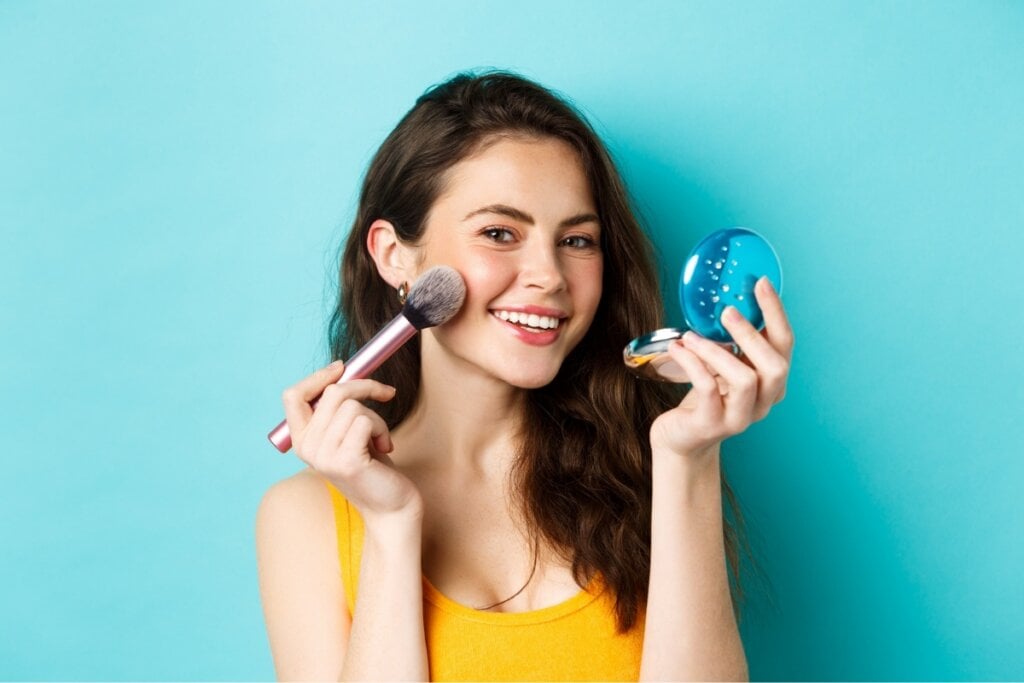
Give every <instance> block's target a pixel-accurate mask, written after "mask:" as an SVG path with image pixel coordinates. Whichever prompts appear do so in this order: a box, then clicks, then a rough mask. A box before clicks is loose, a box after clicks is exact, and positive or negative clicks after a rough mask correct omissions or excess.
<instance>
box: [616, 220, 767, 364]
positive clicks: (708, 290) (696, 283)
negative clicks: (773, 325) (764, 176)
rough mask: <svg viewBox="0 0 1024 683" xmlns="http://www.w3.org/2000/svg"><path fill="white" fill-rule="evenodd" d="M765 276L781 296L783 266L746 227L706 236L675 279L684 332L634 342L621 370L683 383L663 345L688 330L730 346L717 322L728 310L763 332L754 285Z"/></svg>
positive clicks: (671, 331)
mask: <svg viewBox="0 0 1024 683" xmlns="http://www.w3.org/2000/svg"><path fill="white" fill-rule="evenodd" d="M765 275H767V276H768V279H769V280H770V281H771V283H772V285H773V286H774V287H775V291H777V292H778V293H779V294H781V293H782V266H781V265H780V264H779V259H778V256H777V255H776V253H775V250H774V249H773V248H772V246H771V245H770V244H769V243H768V240H766V239H765V238H763V237H761V235H759V234H757V233H756V232H754V231H753V230H748V229H747V228H728V229H726V230H718V231H716V232H713V233H711V234H710V235H708V236H707V237H705V238H704V239H703V240H701V241H700V242H699V243H698V244H697V246H696V247H694V248H693V251H691V252H690V255H689V256H688V257H687V258H686V262H685V264H684V265H683V273H682V276H681V277H680V278H679V304H680V306H681V308H682V310H683V317H684V318H685V319H686V327H684V328H681V329H680V328H663V329H660V330H656V331H654V332H651V333H649V334H645V335H643V336H641V337H637V338H636V339H634V340H633V341H631V342H630V343H629V344H627V345H626V348H625V349H623V352H622V356H623V361H624V362H625V364H626V366H627V367H629V368H630V369H631V370H633V371H634V372H635V373H637V374H638V375H640V376H641V377H646V378H648V379H657V380H661V381H665V382H677V383H679V382H688V381H689V378H688V377H687V375H686V372H685V371H684V370H683V369H682V368H681V367H680V366H679V364H678V363H676V362H675V361H673V360H672V358H671V357H670V356H669V355H668V345H669V344H670V343H671V342H672V341H674V340H676V339H679V338H681V337H682V336H683V333H684V332H686V330H687V329H691V330H693V331H694V332H696V333H697V334H699V335H701V336H702V337H705V338H707V339H710V340H712V341H716V342H719V343H722V344H728V345H729V346H730V347H731V346H732V341H733V340H732V336H731V335H730V334H729V332H728V331H727V330H726V329H725V327H723V326H722V322H721V315H722V311H723V310H724V309H725V307H726V306H729V305H732V306H735V307H736V308H737V309H738V310H739V312H740V313H742V314H743V316H744V317H745V318H746V319H747V320H749V321H750V323H751V324H752V325H753V326H754V327H756V328H757V329H759V330H760V329H762V328H763V327H764V315H763V314H762V313H761V307H760V306H758V305H757V299H756V298H755V297H754V285H755V284H757V281H758V280H759V279H760V278H761V277H762V276H765ZM735 350H736V349H734V351H735Z"/></svg>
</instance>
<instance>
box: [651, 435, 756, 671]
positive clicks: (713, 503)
mask: <svg viewBox="0 0 1024 683" xmlns="http://www.w3.org/2000/svg"><path fill="white" fill-rule="evenodd" d="M653 458H654V460H653V464H652V466H653V479H654V481H653V487H654V490H653V501H652V506H653V509H652V519H651V579H650V587H649V589H648V597H647V618H646V622H645V629H644V649H643V658H642V659H641V663H640V680H642V681H666V680H671V681H682V680H703V681H718V680H729V681H742V680H747V678H748V673H747V660H746V657H745V655H744V653H743V643H742V642H741V640H740V634H739V629H738V627H737V625H736V619H735V617H734V616H733V609H732V598H731V597H730V594H729V578H728V573H727V571H726V563H725V544H724V541H723V537H722V493H721V482H720V480H719V468H720V457H719V448H718V446H717V445H716V446H715V448H714V449H713V451H710V452H708V453H705V454H702V455H700V456H697V457H693V456H689V457H680V456H679V454H677V453H674V452H668V453H665V452H662V453H658V452H655V453H654V454H653Z"/></svg>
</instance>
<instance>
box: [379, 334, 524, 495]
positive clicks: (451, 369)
mask: <svg viewBox="0 0 1024 683" xmlns="http://www.w3.org/2000/svg"><path fill="white" fill-rule="evenodd" d="M424 361H425V362H424V363H423V364H422V368H421V371H420V391H419V396H418V398H417V401H416V405H415V406H414V407H413V409H412V410H411V411H410V413H409V415H408V416H407V417H406V419H405V420H403V421H402V423H401V424H400V425H399V426H398V427H397V428H396V429H395V430H394V434H393V438H394V442H395V449H396V455H397V456H398V457H399V459H398V460H396V461H395V462H396V463H401V464H403V465H406V466H410V467H417V468H423V469H427V470H430V471H432V472H435V473H444V474H446V475H448V476H453V477H456V478H457V479H463V478H466V479H474V480H479V479H481V478H483V479H486V480H488V481H492V482H495V483H498V482H500V481H503V480H504V478H505V475H507V473H508V470H509V468H510V467H511V466H512V464H513V462H514V459H515V453H516V445H517V442H518V436H517V435H518V433H519V425H520V416H521V414H522V410H523V405H524V401H525V399H526V391H525V390H524V389H519V388H517V387H513V386H510V385H509V384H507V383H505V382H503V381H501V380H499V379H497V378H495V377H492V376H489V375H487V374H485V373H483V372H482V371H480V369H479V368H476V367H467V363H465V361H462V360H460V359H457V358H452V357H451V356H447V355H444V354H430V355H429V358H425V359H424Z"/></svg>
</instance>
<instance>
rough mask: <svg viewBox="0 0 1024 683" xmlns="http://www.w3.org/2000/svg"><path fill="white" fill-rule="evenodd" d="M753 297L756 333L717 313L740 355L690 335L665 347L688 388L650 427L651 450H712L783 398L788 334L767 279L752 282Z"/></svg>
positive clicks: (688, 453) (744, 323)
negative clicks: (757, 311)
mask: <svg viewBox="0 0 1024 683" xmlns="http://www.w3.org/2000/svg"><path fill="white" fill-rule="evenodd" d="M754 295H755V296H756V297H757V303H758V305H759V306H760V307H761V312H762V313H763V314H764V321H765V326H764V330H762V331H761V332H758V331H757V329H756V328H755V327H754V326H753V325H751V324H750V322H749V321H747V319H746V318H744V317H743V315H742V314H740V312H739V311H737V310H736V309H735V308H733V307H731V306H730V307H728V308H727V309H725V311H724V312H723V314H722V324H723V326H724V327H725V329H726V330H727V331H728V332H729V334H730V335H732V338H733V341H734V342H735V343H736V345H737V346H739V348H740V351H741V352H742V355H740V356H737V355H734V354H733V353H732V352H730V351H729V350H727V349H725V348H723V347H722V346H721V345H719V344H718V343H717V342H714V341H711V340H709V339H705V338H703V337H701V336H699V335H697V334H696V333H694V332H687V333H686V334H685V335H684V336H683V339H682V341H678V342H673V343H672V344H671V345H670V346H669V348H668V352H669V354H670V355H671V356H672V358H673V359H674V360H675V361H676V362H677V363H679V365H680V366H681V367H682V368H683V369H684V370H686V372H687V374H688V375H689V377H690V382H691V383H692V384H693V388H692V389H690V391H689V392H688V393H687V394H686V397H685V398H684V399H683V400H682V402H681V403H680V404H679V405H678V406H676V407H675V408H673V409H672V410H669V411H666V412H665V413H663V414H661V415H660V416H658V418H657V419H656V420H655V421H654V423H653V424H652V425H651V449H652V451H654V452H659V451H670V452H673V453H677V454H679V455H686V456H696V455H698V454H704V453H708V452H711V451H717V448H718V446H719V444H720V443H721V442H722V441H723V440H724V439H726V438H728V437H730V436H733V435H735V434H739V433H740V432H742V431H744V430H746V428H747V427H749V426H750V425H751V424H752V423H754V422H757V421H758V420H761V419H763V418H764V417H765V416H766V415H767V414H768V412H769V411H770V410H771V408H772V406H774V405H775V404H776V403H778V402H779V401H781V400H782V398H783V397H784V396H785V394H786V380H787V379H788V378H789V366H790V361H791V359H792V356H793V343H794V337H793V330H792V328H790V326H789V320H788V319H787V318H786V312H785V310H784V309H783V307H782V300H781V299H780V298H779V295H778V294H777V293H776V292H775V289H774V288H773V287H771V283H770V282H769V281H768V279H767V278H761V280H759V281H758V283H757V286H756V287H755V288H754ZM730 314H733V315H730ZM709 369H710V370H709ZM716 375H717V377H716Z"/></svg>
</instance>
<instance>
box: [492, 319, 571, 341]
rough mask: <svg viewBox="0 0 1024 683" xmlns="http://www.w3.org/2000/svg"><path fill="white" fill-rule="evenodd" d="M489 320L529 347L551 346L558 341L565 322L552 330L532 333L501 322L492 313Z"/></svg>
mask: <svg viewBox="0 0 1024 683" xmlns="http://www.w3.org/2000/svg"><path fill="white" fill-rule="evenodd" d="M491 318H492V319H493V320H494V321H495V322H496V323H498V324H499V325H501V326H502V327H504V328H505V329H506V330H508V331H509V332H511V333H512V334H513V335H515V336H516V338H517V339H519V341H521V342H524V343H526V344H529V345H531V346H547V345H549V344H553V343H554V342H555V340H556V339H558V335H559V334H560V333H561V331H562V325H563V324H564V323H565V320H560V321H559V324H558V327H556V328H555V329H553V330H536V331H533V330H529V329H526V327H524V326H522V325H517V324H516V323H510V322H508V321H507V320H502V319H501V318H499V317H498V316H497V315H495V314H494V313H491Z"/></svg>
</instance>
